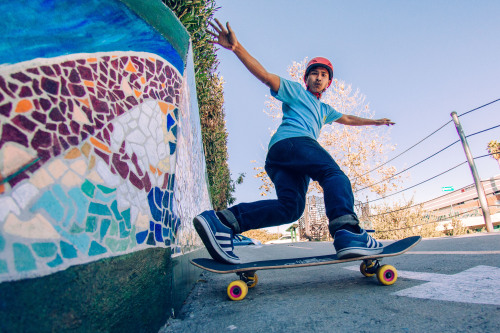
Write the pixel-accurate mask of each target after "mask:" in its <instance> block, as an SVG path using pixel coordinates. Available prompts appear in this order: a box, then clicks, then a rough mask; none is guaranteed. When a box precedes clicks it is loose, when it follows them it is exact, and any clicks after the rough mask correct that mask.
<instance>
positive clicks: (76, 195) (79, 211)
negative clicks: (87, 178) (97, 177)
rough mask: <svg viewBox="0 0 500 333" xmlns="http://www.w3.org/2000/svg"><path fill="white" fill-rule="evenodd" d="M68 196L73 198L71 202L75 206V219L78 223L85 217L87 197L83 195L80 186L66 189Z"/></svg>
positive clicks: (87, 204)
mask: <svg viewBox="0 0 500 333" xmlns="http://www.w3.org/2000/svg"><path fill="white" fill-rule="evenodd" d="M68 194H69V196H70V197H71V199H73V202H74V203H75V206H76V214H75V217H74V219H75V221H76V222H78V224H82V223H83V221H85V217H86V216H87V208H88V206H89V199H87V197H86V196H85V195H83V193H82V190H81V188H80V187H74V188H72V189H71V190H69V191H68Z"/></svg>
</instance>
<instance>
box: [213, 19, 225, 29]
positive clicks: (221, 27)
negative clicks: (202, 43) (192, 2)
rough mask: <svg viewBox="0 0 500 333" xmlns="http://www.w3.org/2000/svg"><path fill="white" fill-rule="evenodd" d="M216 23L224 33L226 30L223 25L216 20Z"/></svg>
mask: <svg viewBox="0 0 500 333" xmlns="http://www.w3.org/2000/svg"><path fill="white" fill-rule="evenodd" d="M215 22H216V23H217V25H218V26H219V30H218V31H219V32H221V31H222V32H224V31H225V30H226V29H225V28H224V26H223V25H222V23H220V21H219V20H218V19H215Z"/></svg>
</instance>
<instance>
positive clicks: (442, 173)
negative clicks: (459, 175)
mask: <svg viewBox="0 0 500 333" xmlns="http://www.w3.org/2000/svg"><path fill="white" fill-rule="evenodd" d="M465 163H467V161H463V162H462V163H460V164H457V165H455V166H454V167H452V168H450V169H448V170H446V171H443V172H441V173H440V174H437V175H435V176H434V177H431V178H428V179H426V180H424V181H422V182H420V183H418V184H415V185H413V186H410V187H407V188H405V189H403V190H401V191H397V192H394V193H391V194H389V195H386V196H384V197H382V198H379V199H375V200H372V201H371V202H374V201H379V200H382V199H385V198H388V197H391V196H393V195H396V194H399V193H401V192H404V191H407V190H409V189H411V188H414V187H417V186H419V185H422V184H424V183H426V182H428V181H429V180H432V179H434V178H437V177H439V176H442V175H444V174H445V173H447V172H450V171H451V170H453V169H456V168H458V167H459V166H461V165H463V164H465Z"/></svg>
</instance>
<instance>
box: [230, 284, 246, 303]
mask: <svg viewBox="0 0 500 333" xmlns="http://www.w3.org/2000/svg"><path fill="white" fill-rule="evenodd" d="M247 293H248V286H247V284H246V283H245V282H244V281H241V280H236V281H233V282H231V283H230V284H229V286H227V296H228V297H229V298H230V299H231V300H232V301H241V300H242V299H244V298H245V296H246V295H247Z"/></svg>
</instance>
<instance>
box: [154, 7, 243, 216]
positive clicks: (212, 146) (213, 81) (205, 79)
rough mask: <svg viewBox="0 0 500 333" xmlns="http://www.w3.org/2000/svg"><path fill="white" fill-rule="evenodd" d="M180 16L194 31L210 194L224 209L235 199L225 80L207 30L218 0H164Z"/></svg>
mask: <svg viewBox="0 0 500 333" xmlns="http://www.w3.org/2000/svg"><path fill="white" fill-rule="evenodd" d="M162 1H163V2H164V3H165V4H166V5H167V6H168V7H169V8H170V9H171V10H172V11H173V12H174V14H175V15H176V16H177V17H178V18H179V20H180V21H181V22H182V24H183V25H184V26H185V27H186V29H187V30H188V32H189V34H190V35H191V40H192V46H193V59H194V68H195V77H196V93H197V96H198V105H199V109H200V119H201V132H202V138H203V146H204V148H205V159H206V164H207V177H208V183H209V185H210V197H211V200H212V205H213V206H214V209H216V210H221V209H224V208H226V207H227V205H228V204H231V203H232V202H233V201H234V198H233V196H232V193H233V192H234V184H233V183H232V181H231V175H230V173H229V167H228V164H227V159H228V155H227V130H226V125H225V121H224V118H225V114H224V95H223V82H222V80H221V78H220V77H219V76H218V75H217V73H216V71H217V66H218V63H219V62H218V60H217V55H216V52H215V47H214V45H213V44H211V43H210V42H209V41H210V39H211V37H210V35H209V34H208V33H207V32H206V30H207V27H208V22H209V21H210V20H212V19H213V15H214V13H215V12H216V11H217V9H218V8H217V7H216V4H215V0H162Z"/></svg>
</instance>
